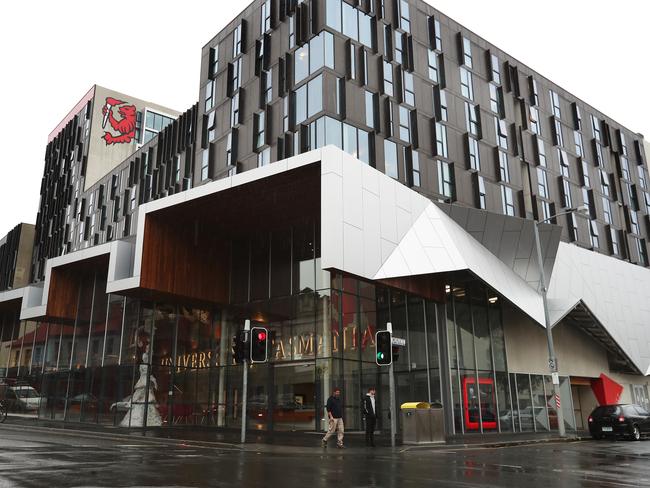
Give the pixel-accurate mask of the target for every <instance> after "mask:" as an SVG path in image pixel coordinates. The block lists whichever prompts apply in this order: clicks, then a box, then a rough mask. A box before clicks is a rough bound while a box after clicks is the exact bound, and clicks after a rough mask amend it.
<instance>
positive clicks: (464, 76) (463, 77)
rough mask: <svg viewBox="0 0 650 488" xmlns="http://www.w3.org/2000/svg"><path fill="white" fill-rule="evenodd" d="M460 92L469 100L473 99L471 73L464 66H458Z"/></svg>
mask: <svg viewBox="0 0 650 488" xmlns="http://www.w3.org/2000/svg"><path fill="white" fill-rule="evenodd" d="M460 93H461V94H462V95H463V96H464V97H465V98H469V99H470V100H474V87H473V86H472V73H471V72H470V71H468V70H467V68H465V67H464V66H461V67H460Z"/></svg>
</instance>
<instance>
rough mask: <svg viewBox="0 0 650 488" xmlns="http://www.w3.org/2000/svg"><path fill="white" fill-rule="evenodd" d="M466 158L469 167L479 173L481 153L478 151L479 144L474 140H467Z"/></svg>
mask: <svg viewBox="0 0 650 488" xmlns="http://www.w3.org/2000/svg"><path fill="white" fill-rule="evenodd" d="M467 142H468V156H469V161H468V163H469V167H470V168H471V169H474V170H476V171H481V153H480V151H479V144H478V141H477V140H476V139H472V138H471V137H470V138H468V141H467Z"/></svg>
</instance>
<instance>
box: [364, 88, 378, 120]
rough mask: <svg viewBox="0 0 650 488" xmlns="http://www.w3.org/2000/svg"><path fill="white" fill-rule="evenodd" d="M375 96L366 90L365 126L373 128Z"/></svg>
mask: <svg viewBox="0 0 650 488" xmlns="http://www.w3.org/2000/svg"><path fill="white" fill-rule="evenodd" d="M376 100H377V96H376V95H375V94H374V93H372V92H370V91H368V90H366V125H367V126H368V127H372V128H373V129H374V128H375V120H376V103H377V102H376Z"/></svg>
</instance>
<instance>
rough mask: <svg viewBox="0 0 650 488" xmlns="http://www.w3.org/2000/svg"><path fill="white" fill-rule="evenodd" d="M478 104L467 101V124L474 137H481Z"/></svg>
mask: <svg viewBox="0 0 650 488" xmlns="http://www.w3.org/2000/svg"><path fill="white" fill-rule="evenodd" d="M479 113H480V112H479V109H478V106H476V105H472V104H471V103H469V102H465V126H466V127H467V131H468V132H469V133H470V134H472V135H473V136H474V137H479V138H480V137H481V123H480V118H479Z"/></svg>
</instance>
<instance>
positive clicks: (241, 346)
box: [232, 330, 246, 364]
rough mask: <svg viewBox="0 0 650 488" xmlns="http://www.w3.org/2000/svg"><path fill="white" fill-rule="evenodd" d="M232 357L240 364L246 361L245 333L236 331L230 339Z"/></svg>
mask: <svg viewBox="0 0 650 488" xmlns="http://www.w3.org/2000/svg"><path fill="white" fill-rule="evenodd" d="M232 357H233V359H234V360H235V363H237V364H241V363H243V362H244V360H245V359H246V331H245V330H238V331H237V332H236V333H235V336H234V337H233V338H232Z"/></svg>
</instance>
